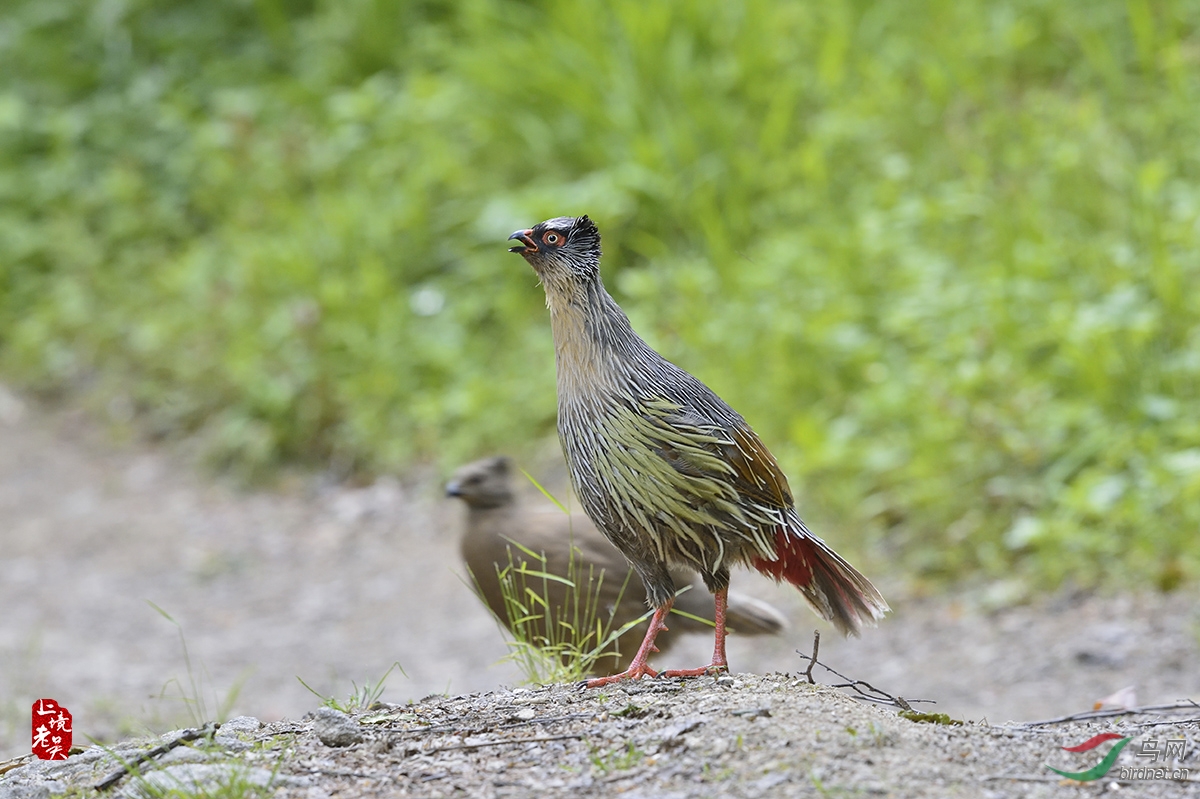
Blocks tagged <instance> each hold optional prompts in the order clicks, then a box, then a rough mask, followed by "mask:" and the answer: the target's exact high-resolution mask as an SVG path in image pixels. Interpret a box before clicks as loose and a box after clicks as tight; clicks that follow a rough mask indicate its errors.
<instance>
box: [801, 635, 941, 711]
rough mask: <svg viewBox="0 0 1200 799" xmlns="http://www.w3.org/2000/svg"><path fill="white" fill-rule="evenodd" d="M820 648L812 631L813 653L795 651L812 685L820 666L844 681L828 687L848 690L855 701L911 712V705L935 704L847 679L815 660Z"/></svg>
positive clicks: (818, 638)
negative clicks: (918, 703) (806, 666)
mask: <svg viewBox="0 0 1200 799" xmlns="http://www.w3.org/2000/svg"><path fill="white" fill-rule="evenodd" d="M820 647H821V632H820V631H819V630H813V653H812V654H811V655H806V654H804V653H803V652H801V651H800V650H799V649H797V650H796V654H797V655H799V656H800V657H802V658H804V659H805V660H807V661H808V668H807V669H805V671H804V676H805V677H807V678H808V681H809V682H810V683H812V684H813V685H816V684H817V681H816V680H814V679H813V676H812V670H813V666H820V667H821V668H823V669H825V671H828V672H830V673H831V674H836V675H837V676H838V677H841V678H842V679H843V680H846V682H843V683H836V684H833V685H830V686H829V687H830V688H849V689H850V690H852V691H853V692H854V698H855V699H865V700H866V701H868V702H875V703H877V704H880V705H890V706H892V707H898V708H900V709H901V710H912V703H914V702H925V703H928V704H937V702H936V701H935V700H933V699H905V698H904V697H902V696H892V695H891V694H889V693H888V692H887V691H882V690H880V689H878V688H876V687H875V686H874V685H871V683H869V682H867V681H866V680H853V679H851V678H849V677H847V676H846V675H845V674H842V673H841V672H840V671H838V670H837V669H834V668H831V667H830V666H827V665H826V664H824V663H821V662H820V661H819V660H817V652H818V650H819V649H820Z"/></svg>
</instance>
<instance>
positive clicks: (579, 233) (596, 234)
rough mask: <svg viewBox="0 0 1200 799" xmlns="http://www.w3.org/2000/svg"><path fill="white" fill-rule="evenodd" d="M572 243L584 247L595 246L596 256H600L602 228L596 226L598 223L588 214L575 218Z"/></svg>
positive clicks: (590, 247)
mask: <svg viewBox="0 0 1200 799" xmlns="http://www.w3.org/2000/svg"><path fill="white" fill-rule="evenodd" d="M571 243H572V244H575V245H578V246H580V247H582V248H583V249H592V248H594V249H595V250H596V256H597V257H599V255H600V229H599V228H597V227H596V223H595V222H593V221H592V220H591V217H589V216H588V215H587V214H584V215H583V216H581V217H579V218H578V219H576V220H575V225H574V226H573V227H572V228H571Z"/></svg>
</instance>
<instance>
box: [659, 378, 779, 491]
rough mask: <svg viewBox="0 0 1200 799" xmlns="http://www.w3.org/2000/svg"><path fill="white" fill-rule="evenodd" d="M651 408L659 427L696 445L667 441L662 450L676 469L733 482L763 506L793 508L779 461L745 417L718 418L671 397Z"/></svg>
mask: <svg viewBox="0 0 1200 799" xmlns="http://www.w3.org/2000/svg"><path fill="white" fill-rule="evenodd" d="M647 408H648V409H649V411H650V415H651V418H652V419H653V421H654V422H655V423H656V426H658V427H660V428H666V429H668V430H670V431H671V432H672V433H674V434H677V435H680V436H682V437H683V438H684V439H686V442H687V444H689V445H690V446H682V447H681V446H673V445H672V443H671V442H666V443H665V444H664V446H663V447H661V448H660V449H659V450H658V453H659V455H660V456H661V457H662V458H663V459H664V460H666V461H667V462H668V463H669V464H671V466H672V467H674V468H675V470H676V471H678V472H680V473H682V474H691V475H695V476H697V477H709V478H716V479H720V480H722V481H724V482H727V483H728V484H729V486H730V487H731V488H732V489H733V490H734V491H736V492H737V494H738V496H739V497H741V498H742V499H743V500H745V501H748V502H750V503H752V504H754V505H757V506H761V507H764V508H772V509H777V510H780V511H786V510H788V509H790V508H791V507H792V491H791V488H789V486H788V482H787V477H785V476H784V474H783V471H782V470H781V469H780V468H779V463H778V461H776V460H775V456H774V455H772V454H771V452H770V450H768V449H767V447H766V445H764V444H763V443H762V440H761V439H759V437H758V436H757V435H756V434H755V433H754V431H753V430H751V429H750V427H749V425H747V424H746V423H745V422H744V421H742V420H741V419H740V418H738V419H736V420H730V421H729V422H716V421H713V420H712V415H705V414H702V413H700V412H699V411H697V410H695V409H692V408H686V407H684V406H681V405H679V404H678V403H673V402H669V401H666V400H658V401H656V402H653V403H650V404H649V405H647ZM714 459H715V460H716V461H717V463H714V462H713V461H714Z"/></svg>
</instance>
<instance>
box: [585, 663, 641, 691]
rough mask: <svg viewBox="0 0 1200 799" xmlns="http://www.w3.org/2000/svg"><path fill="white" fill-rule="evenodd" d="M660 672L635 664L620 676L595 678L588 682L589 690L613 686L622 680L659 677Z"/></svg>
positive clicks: (611, 675) (612, 675)
mask: <svg viewBox="0 0 1200 799" xmlns="http://www.w3.org/2000/svg"><path fill="white" fill-rule="evenodd" d="M657 676H658V672H657V671H655V670H654V669H652V668H650V667H649V666H647V665H646V664H645V663H633V664H631V665H630V666H629V668H628V669H626V670H625V671H623V672H621V673H620V674H610V675H609V676H607V677H594V678H592V679H590V680H588V681H587V683H586V685H587V687H588V688H600V687H603V686H605V685H612V684H613V683H615V682H620V681H621V680H640V679H641V678H642V677H657Z"/></svg>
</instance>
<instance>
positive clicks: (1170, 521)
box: [0, 0, 1200, 588]
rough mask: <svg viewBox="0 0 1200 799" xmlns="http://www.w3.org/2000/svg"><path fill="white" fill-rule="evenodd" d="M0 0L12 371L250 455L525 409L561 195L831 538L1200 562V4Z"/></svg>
mask: <svg viewBox="0 0 1200 799" xmlns="http://www.w3.org/2000/svg"><path fill="white" fill-rule="evenodd" d="M11 5H12V8H11V9H8V10H6V13H5V18H4V21H3V23H2V24H0V374H2V375H3V376H4V378H5V379H6V380H10V381H14V382H16V383H18V384H20V385H23V386H25V387H27V388H29V389H32V390H35V391H40V392H45V393H49V394H53V393H57V392H64V391H66V392H73V393H82V394H85V395H86V396H89V397H93V398H94V399H95V401H96V402H97V403H99V405H100V407H103V408H106V409H108V411H109V412H110V413H111V415H112V416H113V418H115V419H117V420H119V421H121V422H123V423H124V422H127V421H130V420H132V421H134V422H135V423H136V424H137V425H138V426H139V428H140V429H144V430H147V431H149V432H150V433H151V434H154V435H163V436H181V435H188V436H193V437H195V439H196V440H197V441H199V442H201V443H202V445H203V449H204V451H205V452H206V453H207V454H208V456H209V458H210V459H211V461H212V462H213V463H214V464H217V465H218V466H221V467H224V468H229V469H232V470H234V471H236V472H239V473H242V474H244V475H247V476H250V477H253V476H259V475H264V474H270V473H271V471H272V470H274V469H276V468H278V467H279V466H280V465H281V464H287V463H293V462H297V461H300V462H307V463H315V464H323V465H332V466H333V467H335V468H336V469H338V470H340V471H343V472H345V471H351V470H365V471H375V470H393V469H402V468H404V467H405V466H407V465H408V464H411V463H412V462H413V461H414V460H418V459H438V460H439V461H440V462H441V463H443V464H446V465H449V464H453V463H457V462H461V461H464V460H466V459H468V458H469V457H471V456H474V455H477V454H481V453H484V452H491V451H496V450H508V451H515V452H516V453H517V454H520V453H521V452H529V451H532V449H533V448H535V447H536V444H534V443H531V442H536V441H539V440H541V439H542V438H544V437H545V436H547V435H550V433H551V431H552V428H553V419H554V407H555V406H554V385H553V365H552V360H553V355H552V345H551V342H550V333H549V327H548V323H547V320H546V317H545V312H544V310H543V309H542V302H543V300H542V296H541V291H540V289H538V288H537V287H536V285H535V284H534V280H533V277H532V275H531V273H530V272H529V270H528V268H527V267H526V266H525V265H524V264H523V263H522V262H521V261H520V259H518V258H515V257H514V256H511V255H509V254H508V253H506V252H505V251H504V250H505V246H504V245H505V241H504V240H505V237H506V236H507V235H508V233H509V232H511V231H512V230H513V229H515V228H517V227H522V226H527V225H529V224H531V223H533V222H537V221H540V220H541V219H544V218H546V217H549V216H551V215H556V214H560V213H582V212H587V213H590V214H592V215H593V216H594V218H596V220H597V221H598V223H599V224H600V226H601V229H602V231H603V233H604V237H605V238H604V241H605V252H606V260H605V267H604V269H605V274H606V277H607V281H608V284H609V286H610V287H611V289H612V290H613V292H614V294H615V296H616V297H617V299H618V300H619V301H620V302H621V303H622V305H623V306H624V307H625V308H626V309H627V310H628V312H629V313H630V315H631V317H632V318H633V320H634V323H635V326H636V327H637V328H638V329H639V330H640V331H641V332H642V333H643V334H644V335H645V336H646V337H647V339H648V340H649V341H650V342H651V343H652V344H653V345H655V346H656V347H658V348H659V349H660V350H661V351H662V352H663V353H664V354H665V355H666V356H667V357H669V358H671V359H673V360H675V361H676V362H678V363H679V364H681V365H682V366H684V367H685V368H687V369H689V370H690V371H693V372H694V373H696V374H697V375H698V376H699V377H701V378H702V379H704V380H705V381H706V382H708V383H709V384H710V385H711V386H712V387H713V388H714V389H716V390H717V391H718V393H720V394H721V395H722V396H724V397H725V398H726V399H727V400H728V401H729V402H730V403H731V404H732V405H733V406H734V407H736V408H738V409H739V410H740V411H742V412H743V414H744V415H746V416H747V417H748V419H749V420H750V422H751V423H752V424H753V425H754V426H755V428H756V429H757V430H758V432H759V433H760V435H761V436H762V437H763V438H764V440H765V441H766V442H767V443H768V445H769V446H771V448H772V449H773V450H774V452H775V453H776V455H777V456H778V457H779V459H780V461H781V463H782V464H783V466H784V468H785V470H786V471H787V473H788V474H789V476H790V477H791V478H792V482H793V488H794V489H796V491H797V493H798V496H799V497H800V498H801V500H802V511H803V513H804V515H805V516H806V518H808V520H809V521H810V522H811V523H812V526H813V527H814V528H815V529H816V530H817V531H818V532H819V533H820V534H822V535H824V536H825V537H826V538H827V539H830V540H832V541H834V542H835V543H837V544H838V546H839V548H841V549H849V550H850V551H851V552H853V551H854V550H855V549H857V550H859V553H858V554H862V553H864V552H874V553H877V555H878V556H879V557H880V562H881V563H882V562H887V563H889V564H890V565H891V567H892V568H893V569H894V570H895V571H896V572H897V573H903V574H906V575H911V576H913V577H914V578H915V579H918V580H920V579H929V580H932V581H937V580H944V579H956V578H962V577H964V576H967V575H976V576H981V577H983V578H1007V579H1015V580H1020V581H1029V582H1030V583H1035V584H1041V585H1056V584H1059V583H1062V582H1064V581H1069V582H1073V583H1076V584H1081V585H1099V584H1112V583H1114V582H1117V583H1120V582H1124V583H1141V584H1157V585H1159V586H1161V587H1164V588H1170V587H1173V586H1174V585H1176V584H1178V583H1179V582H1181V581H1184V580H1194V579H1195V578H1196V576H1197V575H1200V554H1198V551H1197V550H1198V547H1197V544H1196V541H1197V537H1196V530H1197V527H1198V526H1200V423H1198V422H1197V419H1200V400H1198V399H1197V398H1198V397H1200V355H1198V353H1200V292H1198V291H1197V290H1196V288H1195V287H1196V286H1197V285H1200V188H1198V187H1200V159H1198V158H1197V155H1196V154H1197V153H1198V152H1200V115H1198V114H1197V113H1196V110H1195V109H1196V108H1197V107H1200V6H1197V5H1196V4H1194V3H1188V2H1183V1H1182V0H1163V1H1162V2H1153V3H1151V2H1149V1H1148V0H1127V2H1084V0H1063V2H1046V0H999V2H990V3H984V2H980V1H979V0H965V1H959V0H919V1H918V2H915V3H902V4H897V3H882V2H875V3H868V2H838V1H837V0H834V2H826V3H769V2H755V1H754V0H746V1H745V2H730V3H722V4H720V5H719V6H717V7H710V6H703V5H696V4H688V3H682V2H679V3H669V2H665V3H657V4H646V3H641V2H633V0H615V2H612V3H603V4H596V3H587V2H583V0H544V1H543V2H531V3H517V2H504V1H503V0H469V2H465V3H448V2H436V0H425V2H411V3H410V2H400V0H350V2H340V3H332V2H325V1H323V0H309V1H308V2H295V3H292V2H283V0H256V2H254V3H243V2H237V1H236V0H214V2H210V3H191V4H178V3H168V2H164V1H162V0H131V1H130V2H127V3H122V4H115V5H114V4H107V5H105V4H102V5H95V4H91V3H85V2H83V0H17V1H16V2H15V3H13V4H11ZM884 559H886V561H885V560H884Z"/></svg>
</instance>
